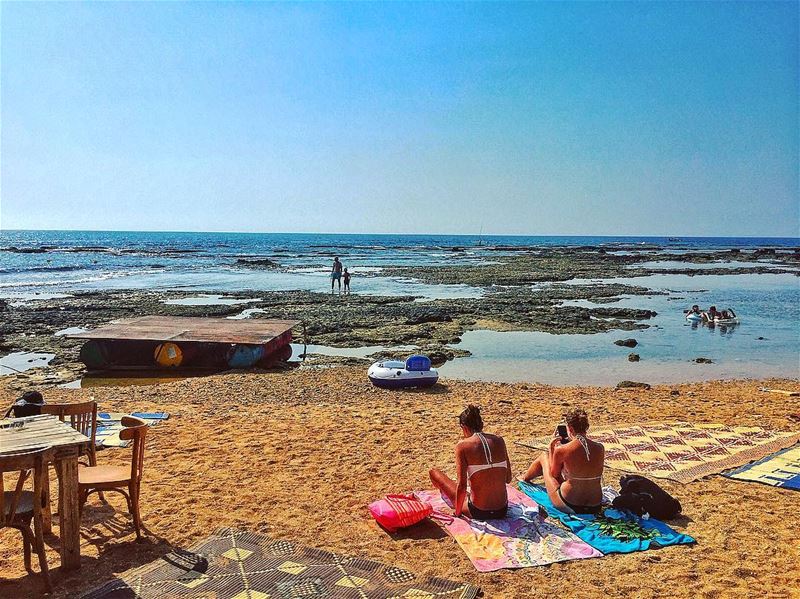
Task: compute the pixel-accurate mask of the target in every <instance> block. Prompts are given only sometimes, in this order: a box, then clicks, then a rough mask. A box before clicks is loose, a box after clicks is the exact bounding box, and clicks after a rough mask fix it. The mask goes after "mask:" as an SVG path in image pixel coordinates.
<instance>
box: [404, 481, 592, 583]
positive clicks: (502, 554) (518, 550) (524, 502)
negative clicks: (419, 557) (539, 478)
mask: <svg viewBox="0 0 800 599" xmlns="http://www.w3.org/2000/svg"><path fill="white" fill-rule="evenodd" d="M414 494H415V495H416V496H417V497H418V498H420V499H422V500H423V501H427V502H428V503H430V504H431V505H432V506H433V509H434V510H436V511H437V512H440V513H444V514H452V506H450V505H448V504H447V503H446V502H445V499H444V498H443V497H442V495H441V494H440V493H439V491H415V492H414ZM437 523H438V524H439V525H440V526H441V527H442V528H444V529H445V530H446V531H447V533H448V534H449V535H450V536H452V537H453V538H454V539H455V540H456V542H457V543H458V545H459V546H460V547H461V549H463V550H464V553H466V554H467V557H468V558H469V560H470V561H471V562H472V565H473V566H475V569H476V570H478V572H494V571H495V570H501V569H503V568H532V567H534V566H546V565H549V564H554V563H556V562H565V561H568V560H573V559H589V558H593V557H602V553H600V552H599V551H597V550H596V549H594V548H593V547H591V546H590V545H588V544H587V543H585V542H583V541H581V540H580V539H579V538H578V537H576V536H575V535H574V534H573V533H572V532H570V531H568V530H564V529H563V528H561V527H560V526H557V525H556V524H554V523H552V522H548V521H547V520H545V519H544V517H543V516H542V515H541V514H540V513H539V506H538V505H537V504H536V503H535V502H534V501H533V500H532V499H530V498H529V497H528V496H527V495H525V494H524V493H522V492H520V491H518V490H517V489H515V488H514V487H512V486H510V485H509V486H508V513H507V514H506V517H505V518H502V519H497V520H486V521H482V520H471V519H469V518H465V517H461V518H452V519H451V520H437Z"/></svg>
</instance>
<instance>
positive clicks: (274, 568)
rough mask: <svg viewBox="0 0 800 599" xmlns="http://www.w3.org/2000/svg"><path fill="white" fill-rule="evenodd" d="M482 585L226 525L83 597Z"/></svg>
mask: <svg viewBox="0 0 800 599" xmlns="http://www.w3.org/2000/svg"><path fill="white" fill-rule="evenodd" d="M478 592H479V588H478V587H475V586H472V585H469V584H465V583H459V582H452V581H449V580H445V579H442V578H432V577H421V576H417V575H416V574H414V573H413V572H409V571H408V570H403V569H401V568H396V567H394V566H387V565H386V564H382V563H379V562H373V561H369V560H364V559H359V558H354V557H347V556H343V555H338V554H335V553H331V552H329V551H323V550H321V549H314V548H312V547H305V546H303V545H298V544H297V543H293V542H291V541H284V540H277V539H272V538H270V537H267V536H266V535H261V534H256V533H248V532H240V531H236V530H232V529H228V528H221V529H219V530H218V531H216V532H215V533H214V534H213V535H211V536H210V537H208V538H207V539H205V540H203V541H201V542H199V543H197V544H196V545H193V546H192V547H191V548H190V549H189V550H188V551H181V550H177V551H173V552H172V553H170V554H168V555H166V556H164V557H163V558H161V559H158V560H156V561H155V562H152V563H150V564H147V565H145V566H143V567H141V568H137V569H135V570H130V571H129V572H127V573H125V574H123V575H122V576H121V578H120V579H118V580H113V581H111V582H109V583H107V584H105V585H104V586H102V587H100V588H98V589H96V590H94V591H92V592H90V593H88V594H86V595H84V596H83V599H133V598H137V599H138V598H141V599H156V598H158V599H161V598H164V599H169V598H172V597H176V598H178V597H179V598H185V597H194V598H196V599H200V598H212V597H213V598H214V599H279V598H280V599H294V598H298V599H301V598H302V599H306V598H308V599H312V598H327V597H330V598H334V599H335V598H337V597H339V598H360V599H401V598H408V597H415V598H429V599H435V598H446V599H456V598H457V599H473V598H474V597H477V595H478Z"/></svg>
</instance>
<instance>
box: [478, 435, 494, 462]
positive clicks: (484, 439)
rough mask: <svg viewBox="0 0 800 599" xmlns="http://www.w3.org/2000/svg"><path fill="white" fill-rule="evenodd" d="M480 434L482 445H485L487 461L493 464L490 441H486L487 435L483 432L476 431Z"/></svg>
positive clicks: (484, 452)
mask: <svg viewBox="0 0 800 599" xmlns="http://www.w3.org/2000/svg"><path fill="white" fill-rule="evenodd" d="M475 434H476V435H478V439H480V441H481V445H483V455H484V456H485V457H486V463H487V464H489V465H491V463H492V450H491V449H489V443H488V442H487V441H486V437H484V436H483V433H475Z"/></svg>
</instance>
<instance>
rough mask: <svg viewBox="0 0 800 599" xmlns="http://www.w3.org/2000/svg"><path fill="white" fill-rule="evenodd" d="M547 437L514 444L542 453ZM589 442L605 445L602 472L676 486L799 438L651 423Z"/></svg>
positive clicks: (595, 435)
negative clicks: (633, 474) (610, 470)
mask: <svg viewBox="0 0 800 599" xmlns="http://www.w3.org/2000/svg"><path fill="white" fill-rule="evenodd" d="M551 439H552V437H540V438H538V439H532V440H530V441H518V442H517V444H518V445H522V446H524V447H529V448H532V449H546V448H547V446H548V444H549V443H550V440H551ZM592 439H594V440H595V441H598V442H600V443H602V444H603V445H605V448H606V466H607V467H609V468H616V469H617V470H624V471H626V472H636V473H639V474H642V475H645V476H652V477H655V478H666V479H669V480H674V481H677V482H681V483H688V482H691V481H694V480H698V479H700V478H703V477H704V476H708V475H709V474H716V473H718V472H722V471H723V470H726V469H728V468H734V467H736V466H741V465H742V464H746V463H747V462H752V461H754V460H759V459H761V458H763V457H764V456H767V455H769V454H771V453H773V452H776V451H779V450H781V449H785V448H786V447H790V446H792V445H794V444H795V443H797V442H798V441H800V433H795V432H788V431H773V430H764V429H763V428H760V427H756V426H734V427H732V426H725V425H723V424H690V423H688V422H672V423H666V422H655V423H648V424H643V425H641V426H627V427H620V428H604V429H600V430H597V431H593V432H592Z"/></svg>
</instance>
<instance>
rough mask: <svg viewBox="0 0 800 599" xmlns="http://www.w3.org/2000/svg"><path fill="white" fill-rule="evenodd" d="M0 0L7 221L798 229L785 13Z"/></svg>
mask: <svg viewBox="0 0 800 599" xmlns="http://www.w3.org/2000/svg"><path fill="white" fill-rule="evenodd" d="M0 11H2V12H1V13H0V19H1V20H0V23H1V25H0V26H1V27H2V30H1V31H0V33H1V34H2V36H1V38H0V52H1V54H0V60H1V61H2V62H1V63H0V70H1V72H2V73H1V74H2V79H0V86H1V91H0V94H1V96H0V100H1V101H2V105H1V106H0V117H1V122H0V125H2V131H0V141H1V142H2V143H1V145H0V152H1V154H0V160H2V162H1V163H0V184H1V187H0V202H1V203H0V226H1V227H3V228H6V229H10V228H31V229H36V228H49V229H121V230H192V231H205V230H208V231H263V232H271V231H298V232H376V233H469V234H474V233H476V232H478V231H479V230H481V229H482V230H483V232H484V233H486V234H488V233H497V234H533V235H535V234H590V235H591V234H598V235H599V234H610V235H613V234H630V235H647V234H652V235H774V236H798V235H800V192H799V191H798V185H799V183H798V180H799V176H798V163H799V162H800V160H799V158H798V127H799V126H800V122H799V119H798V114H799V110H798V87H799V86H798V71H799V70H798V54H799V52H798V3H797V2H778V3H769V2H749V3H747V2H736V3H723V2H713V3H712V2H708V3H689V2H677V3H669V2H614V3H600V2H587V3H513V4H502V3H483V4H477V3H469V4H450V3H447V4H444V3H430V4H428V3H411V4H406V3H375V4H367V3H347V4H325V3H300V4H288V3H287V4H279V3H244V4H238V3H205V2H203V3H100V2H92V3H55V2H52V3H41V4H39V3H27V2H26V3H15V2H3V3H2V4H0Z"/></svg>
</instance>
